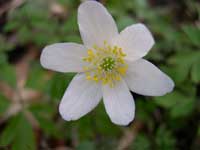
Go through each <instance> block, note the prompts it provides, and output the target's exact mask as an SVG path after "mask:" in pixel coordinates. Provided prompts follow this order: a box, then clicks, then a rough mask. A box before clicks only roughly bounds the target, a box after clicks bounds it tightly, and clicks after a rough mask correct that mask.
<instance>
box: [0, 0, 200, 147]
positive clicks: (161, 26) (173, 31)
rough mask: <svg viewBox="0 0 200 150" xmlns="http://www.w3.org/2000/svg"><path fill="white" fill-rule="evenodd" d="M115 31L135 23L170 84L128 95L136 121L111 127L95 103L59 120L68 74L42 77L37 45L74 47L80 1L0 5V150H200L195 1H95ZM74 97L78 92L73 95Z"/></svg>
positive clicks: (199, 29)
mask: <svg viewBox="0 0 200 150" xmlns="http://www.w3.org/2000/svg"><path fill="white" fill-rule="evenodd" d="M100 2H102V3H103V4H105V6H106V7H107V8H108V10H109V12H110V13H111V14H112V15H113V16H114V18H115V20H116V22H117V25H118V27H119V30H120V31H121V30H122V29H123V28H124V27H126V26H128V25H131V24H133V23H137V22H143V23H145V24H146V25H147V26H148V28H149V29H150V30H151V31H152V33H153V35H154V37H155V40H156V44H155V46H154V47H153V49H152V50H151V51H150V53H149V54H148V55H147V56H146V58H147V59H148V60H150V61H151V62H153V63H154V64H156V65H157V66H159V68H161V70H163V71H164V72H166V73H167V74H168V75H169V76H170V77H171V78H172V79H173V80H174V81H175V85H176V87H175V90H174V91H173V92H172V93H170V94H168V95H165V96H162V97H145V96H140V95H136V94H134V93H133V96H134V98H135V100H136V119H135V120H134V121H133V123H131V124H130V125H129V126H127V127H121V126H117V125H114V124H112V123H111V121H110V120H109V118H108V116H107V115H106V113H105V109H104V107H103V104H102V103H101V104H100V105H99V106H98V107H97V108H96V109H95V110H93V111H92V112H91V113H89V114H88V115H87V116H85V117H83V118H82V119H80V120H78V121H74V122H65V121H64V120H62V119H61V117H60V115H59V113H58V104H59V101H60V99H61V97H62V95H63V93H64V91H65V89H66V87H67V86H68V84H69V82H70V81H71V79H72V77H73V75H74V74H62V73H56V72H50V71H48V70H45V69H43V68H42V67H41V65H40V63H39V57H40V53H41V50H42V49H43V47H44V46H45V45H48V44H51V43H56V42H67V41H71V42H78V43H81V39H80V35H79V31H78V26H77V8H78V6H79V4H80V3H81V1H80V0H1V1H0V150H200V2H199V1H198V0H123V1H122V0H101V1H100ZM80 92H81V91H80Z"/></svg>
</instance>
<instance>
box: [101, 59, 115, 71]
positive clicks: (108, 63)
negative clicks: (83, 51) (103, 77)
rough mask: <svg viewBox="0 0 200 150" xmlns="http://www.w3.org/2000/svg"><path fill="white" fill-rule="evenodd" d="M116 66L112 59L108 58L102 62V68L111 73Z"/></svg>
mask: <svg viewBox="0 0 200 150" xmlns="http://www.w3.org/2000/svg"><path fill="white" fill-rule="evenodd" d="M114 66H115V60H114V59H113V58H112V57H106V58H104V59H103V60H102V64H101V65H100V67H101V68H102V69H103V70H105V71H110V70H112V69H113V68H114Z"/></svg>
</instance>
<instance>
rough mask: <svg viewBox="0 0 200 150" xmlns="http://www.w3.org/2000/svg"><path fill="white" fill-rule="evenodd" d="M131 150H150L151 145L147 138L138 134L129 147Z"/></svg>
mask: <svg viewBox="0 0 200 150" xmlns="http://www.w3.org/2000/svg"><path fill="white" fill-rule="evenodd" d="M130 148H131V150H150V149H151V143H150V140H149V139H148V137H147V136H145V135H144V134H139V135H137V136H136V139H135V140H134V141H133V144H132V145H131V147H130Z"/></svg>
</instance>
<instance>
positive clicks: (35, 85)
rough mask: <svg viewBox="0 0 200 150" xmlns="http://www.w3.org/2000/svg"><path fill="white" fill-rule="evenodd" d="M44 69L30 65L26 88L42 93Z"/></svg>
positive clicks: (44, 80) (36, 64)
mask: <svg viewBox="0 0 200 150" xmlns="http://www.w3.org/2000/svg"><path fill="white" fill-rule="evenodd" d="M45 75H46V74H45V71H44V69H42V68H41V65H40V64H38V63H34V64H32V65H31V70H30V72H29V74H28V79H27V82H26V87H28V88H32V89H35V90H38V91H44V89H45V88H46V76H45Z"/></svg>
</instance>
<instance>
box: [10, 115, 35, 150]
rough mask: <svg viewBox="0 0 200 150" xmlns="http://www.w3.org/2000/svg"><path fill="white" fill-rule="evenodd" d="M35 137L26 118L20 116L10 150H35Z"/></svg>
mask: <svg viewBox="0 0 200 150" xmlns="http://www.w3.org/2000/svg"><path fill="white" fill-rule="evenodd" d="M35 149H36V144H35V137H34V132H33V129H32V127H31V124H30V123H29V122H28V120H27V119H26V117H25V116H24V115H23V114H21V118H20V121H19V123H18V130H17V132H16V136H15V139H14V141H13V144H12V150H35Z"/></svg>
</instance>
